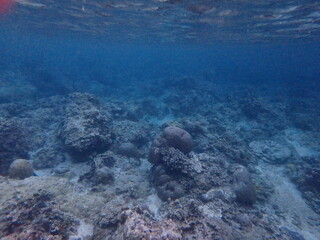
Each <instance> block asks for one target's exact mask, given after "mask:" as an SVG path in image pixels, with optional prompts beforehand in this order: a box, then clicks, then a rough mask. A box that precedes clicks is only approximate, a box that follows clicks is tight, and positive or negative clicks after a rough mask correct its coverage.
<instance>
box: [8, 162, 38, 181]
mask: <svg viewBox="0 0 320 240" xmlns="http://www.w3.org/2000/svg"><path fill="white" fill-rule="evenodd" d="M32 175H33V167H32V164H31V162H30V161H28V160H26V159H17V160H14V161H13V162H12V163H11V165H10V168H9V177H10V178H14V179H20V180H21V179H25V178H27V177H31V176H32Z"/></svg>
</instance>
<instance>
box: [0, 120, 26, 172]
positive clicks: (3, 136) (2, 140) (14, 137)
mask: <svg viewBox="0 0 320 240" xmlns="http://www.w3.org/2000/svg"><path fill="white" fill-rule="evenodd" d="M26 137H27V132H26V129H25V128H24V127H23V126H22V124H21V123H20V122H18V121H15V120H12V119H0V175H7V174H8V170H9V166H10V164H11V163H12V162H13V160H14V159H17V158H26V157H27V156H28V143H27V139H26Z"/></svg>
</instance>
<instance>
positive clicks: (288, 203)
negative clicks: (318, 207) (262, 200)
mask: <svg viewBox="0 0 320 240" xmlns="http://www.w3.org/2000/svg"><path fill="white" fill-rule="evenodd" d="M261 170H262V175H263V176H264V177H265V178H266V179H268V181H269V182H271V183H272V184H273V185H274V187H275V192H274V194H273V195H272V196H271V198H270V200H269V204H270V208H272V206H277V207H278V209H279V211H280V212H282V213H283V214H282V220H281V221H282V224H281V225H282V226H281V227H287V228H290V229H292V230H295V231H297V232H299V233H301V234H302V235H303V236H304V237H305V239H308V240H319V239H320V226H319V225H317V224H316V222H319V221H320V216H319V215H317V214H316V213H315V212H314V211H313V210H312V209H311V208H310V207H309V206H308V205H307V203H306V202H305V200H304V199H303V198H302V195H301V193H300V192H299V191H298V190H297V188H296V186H295V185H294V184H293V183H292V182H291V181H290V180H289V179H288V178H287V177H286V176H285V175H284V174H283V168H281V167H275V166H269V165H263V166H261ZM312 221H314V223H312ZM297 223H299V224H297Z"/></svg>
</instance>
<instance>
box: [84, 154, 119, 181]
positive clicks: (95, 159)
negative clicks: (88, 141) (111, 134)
mask: <svg viewBox="0 0 320 240" xmlns="http://www.w3.org/2000/svg"><path fill="white" fill-rule="evenodd" d="M115 162H116V159H115V158H114V156H113V154H112V152H105V153H101V154H97V155H95V156H92V159H91V161H90V171H89V172H87V173H85V174H84V175H82V176H80V179H79V180H80V181H82V182H87V183H89V184H90V185H91V186H97V185H99V184H102V185H106V184H110V183H112V182H113V181H114V173H113V171H112V170H111V169H110V168H111V167H113V166H114V164H115Z"/></svg>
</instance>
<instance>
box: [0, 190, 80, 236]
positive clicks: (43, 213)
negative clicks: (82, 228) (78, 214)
mask: <svg viewBox="0 0 320 240" xmlns="http://www.w3.org/2000/svg"><path fill="white" fill-rule="evenodd" d="M0 211H1V218H0V229H1V232H0V238H1V239H3V240H10V239H53V240H68V239H69V237H70V236H71V234H73V233H74V232H75V231H76V229H75V227H76V225H77V222H75V221H74V220H73V219H72V218H71V217H69V216H68V215H67V214H65V213H63V212H62V211H60V210H59V209H58V208H57V206H56V205H55V203H54V201H53V197H52V196H51V195H50V194H49V193H48V192H46V191H39V192H38V193H36V194H34V195H33V197H32V198H29V199H23V200H21V201H19V202H17V203H11V204H9V205H8V206H7V207H6V208H4V209H1V210H0Z"/></svg>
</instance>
